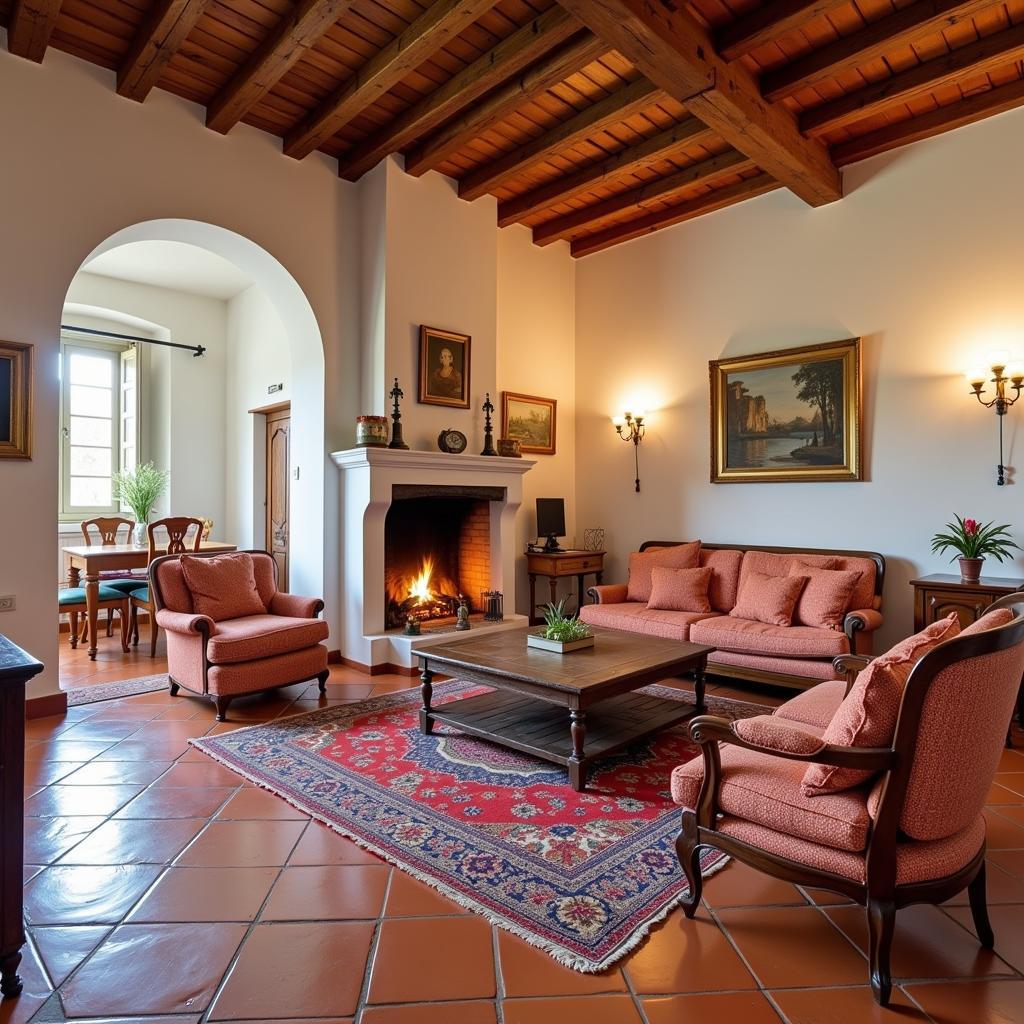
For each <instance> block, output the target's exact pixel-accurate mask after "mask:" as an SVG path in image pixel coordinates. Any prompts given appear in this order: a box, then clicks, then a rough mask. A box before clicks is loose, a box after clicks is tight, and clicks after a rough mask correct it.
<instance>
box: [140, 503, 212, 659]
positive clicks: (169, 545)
mask: <svg viewBox="0 0 1024 1024" xmlns="http://www.w3.org/2000/svg"><path fill="white" fill-rule="evenodd" d="M204 525H205V524H204V523H203V521H202V519H194V518H193V517H191V516H171V517H169V518H167V519H158V520H157V521H156V522H155V523H150V524H149V525H148V526H147V527H146V536H147V538H148V539H149V563H150V564H152V563H153V560H154V559H156V558H159V557H160V556H161V555H181V554H184V553H185V552H186V551H198V550H199V548H200V546H201V545H202V543H203V527H204ZM158 530H163V531H165V532H166V534H167V540H166V542H165V541H164V540H162V539H161V540H160V541H159V542H158V541H157V539H156V533H157V531H158ZM193 530H194V531H195V532H194V534H193V535H192V536H191V538H190V537H189V534H190V532H191V531H193ZM130 600H131V605H132V625H131V632H132V644H133V645H134V646H136V647H137V646H138V644H139V609H140V608H141V609H142V610H143V611H145V612H146V614H147V615H148V616H149V654H150V657H156V641H157V637H158V636H159V632H160V630H159V628H158V627H157V624H156V605H155V604H154V603H153V592H152V588H151V587H150V586H149V584H148V583H147V584H146V586H145V587H143V588H142V589H141V590H135V591H133V592H132V593H131V595H130Z"/></svg>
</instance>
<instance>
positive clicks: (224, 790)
mask: <svg viewBox="0 0 1024 1024" xmlns="http://www.w3.org/2000/svg"><path fill="white" fill-rule="evenodd" d="M233 792H234V790H233V789H229V788H228V787H227V786H204V787H203V788H201V789H199V788H196V789H172V788H171V787H156V786H153V787H151V788H149V789H147V790H145V791H144V792H143V793H141V794H140V795H139V796H137V797H136V798H135V799H134V800H132V801H131V803H128V804H126V805H125V806H124V807H122V808H121V810H120V811H118V812H117V817H118V818H209V817H210V816H211V815H212V814H214V813H215V812H216V811H217V809H218V808H219V807H220V806H221V804H223V803H224V802H225V801H226V800H227V799H228V798H229V797H230V796H231V794H232V793H233Z"/></svg>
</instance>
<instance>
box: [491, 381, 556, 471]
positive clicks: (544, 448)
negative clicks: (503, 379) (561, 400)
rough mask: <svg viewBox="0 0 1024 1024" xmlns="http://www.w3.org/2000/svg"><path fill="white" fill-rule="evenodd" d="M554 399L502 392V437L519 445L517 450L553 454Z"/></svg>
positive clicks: (537, 453) (536, 453)
mask: <svg viewBox="0 0 1024 1024" xmlns="http://www.w3.org/2000/svg"><path fill="white" fill-rule="evenodd" d="M557 404H558V403H557V402H556V401H555V399H553V398H538V397H537V396H536V395H517V394H516V393H515V392H513V391H502V393H501V436H502V437H511V438H514V439H515V440H517V441H518V442H519V448H520V451H523V452H530V453H532V454H534V455H554V454H555V426H556V422H555V419H556V406H557Z"/></svg>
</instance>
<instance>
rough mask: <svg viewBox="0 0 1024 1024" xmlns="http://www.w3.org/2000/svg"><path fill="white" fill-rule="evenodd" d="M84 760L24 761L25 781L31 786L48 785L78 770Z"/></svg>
mask: <svg viewBox="0 0 1024 1024" xmlns="http://www.w3.org/2000/svg"><path fill="white" fill-rule="evenodd" d="M84 764H85V762H84V761H26V762H25V782H26V784H28V785H32V786H50V785H53V783H55V782H59V781H61V780H62V779H66V778H67V777H68V776H70V775H72V774H73V773H74V772H76V771H78V769H79V768H81V767H82V766H83V765H84Z"/></svg>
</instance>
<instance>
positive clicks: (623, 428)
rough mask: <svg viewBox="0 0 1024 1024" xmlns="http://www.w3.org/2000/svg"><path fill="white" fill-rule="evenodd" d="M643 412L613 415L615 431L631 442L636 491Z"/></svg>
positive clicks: (637, 490) (638, 491)
mask: <svg viewBox="0 0 1024 1024" xmlns="http://www.w3.org/2000/svg"><path fill="white" fill-rule="evenodd" d="M646 415H647V414H646V413H644V412H638V413H632V412H627V413H625V414H624V415H622V416H613V417H612V423H613V424H614V425H615V433H616V434H618V435H619V437H621V438H622V440H623V441H632V442H633V465H634V468H635V469H636V492H637V494H639V493H640V442H641V441H642V440H643V439H644V416H646Z"/></svg>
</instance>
